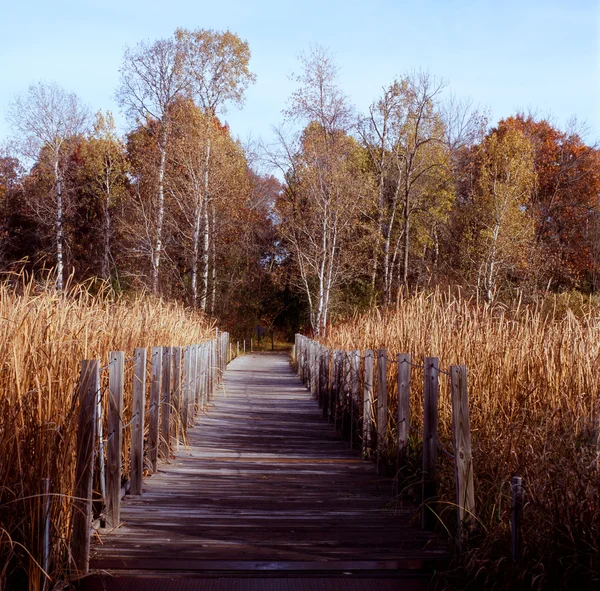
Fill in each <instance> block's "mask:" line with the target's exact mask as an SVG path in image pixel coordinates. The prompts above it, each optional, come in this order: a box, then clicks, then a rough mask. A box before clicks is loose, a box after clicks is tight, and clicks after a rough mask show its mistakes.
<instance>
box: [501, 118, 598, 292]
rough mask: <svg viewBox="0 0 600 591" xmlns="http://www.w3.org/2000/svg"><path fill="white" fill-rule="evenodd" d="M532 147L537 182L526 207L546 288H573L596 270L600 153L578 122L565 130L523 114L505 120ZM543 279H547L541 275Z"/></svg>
mask: <svg viewBox="0 0 600 591" xmlns="http://www.w3.org/2000/svg"><path fill="white" fill-rule="evenodd" d="M507 129H514V130H518V131H520V132H521V133H523V134H524V135H525V137H526V138H527V139H528V140H529V142H530V143H531V145H532V147H533V154H534V168H535V173H536V182H535V184H534V186H533V187H532V191H531V195H530V199H529V201H528V203H527V208H528V210H529V211H530V212H531V214H532V215H533V216H534V217H535V240H536V245H537V246H538V248H539V251H540V259H541V260H543V261H544V264H543V265H542V266H541V267H540V269H539V273H540V279H541V280H543V282H544V284H545V286H546V287H550V286H552V285H554V286H555V287H556V288H561V287H573V286H578V285H580V284H581V281H582V280H583V279H584V278H585V276H586V274H588V273H589V272H590V271H593V268H594V265H596V264H597V259H596V258H595V256H594V249H595V243H596V241H597V240H598V235H597V233H596V232H595V231H594V228H595V225H596V222H595V219H596V213H597V211H598V206H599V195H600V152H599V151H598V149H597V148H596V147H595V146H587V145H586V144H585V143H584V141H583V140H582V139H581V136H580V134H579V133H578V132H577V126H576V124H573V125H571V126H570V128H569V129H567V130H566V131H561V130H559V129H557V128H556V127H554V126H552V125H551V124H550V123H549V122H548V121H546V120H544V119H541V120H536V119H535V118H534V117H533V116H531V115H528V116H525V115H523V114H518V115H516V116H514V117H509V118H507V119H504V120H502V121H500V123H499V124H498V130H499V131H502V130H507ZM542 275H543V277H542Z"/></svg>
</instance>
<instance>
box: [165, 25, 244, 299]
mask: <svg viewBox="0 0 600 591" xmlns="http://www.w3.org/2000/svg"><path fill="white" fill-rule="evenodd" d="M175 38H176V39H177V43H178V46H179V47H180V50H181V53H182V56H183V62H184V68H185V69H186V72H187V75H188V76H189V84H190V92H191V96H192V97H193V98H194V100H195V102H196V103H197V105H198V106H199V108H200V109H201V111H202V115H203V116H202V117H200V118H199V117H196V124H195V129H194V131H193V135H194V138H195V142H196V149H197V150H201V154H202V155H203V160H202V159H200V158H193V159H194V166H195V172H194V173H193V176H194V178H196V179H203V182H204V184H203V187H202V188H201V192H199V191H200V187H199V186H196V187H195V188H194V192H193V193H192V194H191V195H190V198H191V200H192V202H193V203H194V204H195V207H194V212H195V213H194V220H193V227H194V236H195V235H196V232H197V233H198V237H200V233H201V234H202V242H203V249H202V253H203V254H202V294H201V296H200V298H198V295H197V287H196V283H197V280H196V278H195V275H194V281H193V286H192V292H193V294H194V295H193V302H194V304H196V303H197V301H198V299H199V300H200V307H201V308H202V309H203V310H206V308H207V302H208V296H209V272H210V273H211V274H212V277H211V278H210V279H211V280H212V291H211V308H213V309H214V300H215V293H216V291H215V290H216V282H217V265H216V257H215V253H216V250H215V247H214V237H213V236H212V234H213V232H211V228H215V227H216V224H217V220H216V219H215V213H216V207H215V204H214V202H213V201H212V198H211V195H212V191H211V187H210V173H211V154H212V151H213V137H214V131H215V130H216V129H218V126H219V124H218V122H217V121H216V119H217V117H218V115H219V114H222V113H224V112H225V111H226V108H227V106H228V104H234V105H238V106H241V105H242V103H243V100H244V93H245V90H246V89H247V88H248V86H249V85H250V84H251V83H253V82H254V80H255V76H254V74H253V73H252V72H251V71H250V48H249V46H248V43H247V42H246V41H243V40H242V39H240V37H238V36H237V35H236V34H234V33H231V32H230V31H224V32H219V31H213V30H207V29H196V30H194V31H190V30H187V29H177V31H176V32H175ZM200 123H202V124H203V129H200V128H199V124H200ZM200 139H201V140H202V143H203V146H200V145H198V140H200ZM190 164H191V161H190V159H189V158H188V159H187V167H188V170H189V166H190ZM197 216H200V217H197ZM194 243H195V247H194V249H195V252H196V251H197V250H198V247H199V244H197V241H196V238H194ZM195 270H196V264H194V273H196V271H195Z"/></svg>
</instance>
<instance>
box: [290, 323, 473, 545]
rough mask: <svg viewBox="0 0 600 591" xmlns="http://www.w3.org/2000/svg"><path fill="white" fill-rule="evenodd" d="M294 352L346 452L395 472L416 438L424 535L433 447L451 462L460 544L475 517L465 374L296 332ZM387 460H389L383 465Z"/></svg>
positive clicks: (433, 494)
mask: <svg viewBox="0 0 600 591" xmlns="http://www.w3.org/2000/svg"><path fill="white" fill-rule="evenodd" d="M293 351H294V352H293V362H294V364H295V367H296V369H297V371H298V375H299V376H300V378H301V379H302V381H303V383H304V384H305V385H306V387H307V388H308V389H309V390H310V391H311V392H312V393H313V395H314V396H315V398H316V399H317V400H318V401H319V405H320V406H321V408H322V409H323V417H325V418H328V419H329V421H330V422H332V423H334V425H335V426H336V428H337V429H339V431H340V432H341V434H342V437H347V438H348V439H349V440H350V443H351V446H353V447H354V446H361V448H362V453H363V456H364V457H365V458H373V459H374V460H375V461H376V462H377V470H378V472H379V471H381V470H385V469H386V468H389V467H390V463H395V464H396V469H397V470H401V469H402V468H403V467H405V466H406V462H407V454H408V449H409V439H410V435H411V433H412V434H413V436H414V435H417V436H419V438H420V440H421V443H422V458H423V461H422V470H421V478H420V480H421V483H422V501H423V503H422V507H423V511H422V525H423V527H424V528H426V529H430V528H432V527H433V526H434V525H435V523H436V521H438V517H437V515H436V513H435V512H434V510H433V508H432V507H433V505H434V503H435V502H436V499H437V466H438V449H439V450H441V451H442V452H443V454H444V455H446V456H448V457H449V458H450V459H451V460H452V461H453V462H454V470H455V476H456V506H457V512H458V524H459V528H458V543H459V545H460V540H461V535H464V533H465V532H466V531H468V530H469V529H471V528H472V526H473V524H474V517H475V495H474V486H473V462H472V457H471V433H470V420H469V401H468V388H467V368H466V367H465V366H464V365H453V366H451V367H450V369H449V371H445V370H443V369H440V367H439V363H438V358H437V357H426V358H425V360H424V364H423V365H417V364H414V363H412V362H411V356H410V355H409V354H406V353H399V354H397V355H396V356H395V357H392V358H390V357H388V353H387V351H386V349H378V350H377V351H375V352H374V351H372V350H366V351H364V352H361V351H343V350H332V349H329V348H327V347H325V346H324V345H322V344H321V343H319V342H317V341H314V340H312V339H309V338H307V337H305V336H303V335H299V334H297V335H296V338H295V345H294V350H293ZM392 364H396V365H397V367H396V369H397V371H396V372H393V375H394V378H395V379H394V381H395V382H396V384H397V390H396V392H397V397H396V399H395V400H394V402H397V409H396V416H395V417H394V416H392V413H393V409H391V405H390V402H391V400H390V397H389V396H388V379H389V376H388V366H390V365H392ZM415 369H418V370H421V371H423V396H422V398H421V399H420V400H421V403H422V405H423V415H422V416H423V420H422V429H420V428H418V427H417V426H416V425H415V424H413V423H411V396H410V386H411V373H412V371H413V370H415ZM440 373H441V374H444V375H447V376H448V378H449V380H450V392H451V408H452V434H453V444H454V453H451V452H449V451H447V450H446V449H445V448H444V446H442V444H441V443H440V442H439V440H438V394H439V374H440ZM396 384H395V385H396ZM393 423H395V427H396V428H395V441H394V448H395V449H394V450H393V451H392V450H390V441H389V439H390V432H391V429H390V426H391V425H393ZM394 456H395V462H390V457H394Z"/></svg>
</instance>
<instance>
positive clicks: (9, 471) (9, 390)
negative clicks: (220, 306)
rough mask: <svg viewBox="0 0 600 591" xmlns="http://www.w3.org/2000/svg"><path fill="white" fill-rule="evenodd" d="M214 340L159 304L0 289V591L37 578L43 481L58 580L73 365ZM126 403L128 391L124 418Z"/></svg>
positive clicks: (190, 316)
mask: <svg viewBox="0 0 600 591" xmlns="http://www.w3.org/2000/svg"><path fill="white" fill-rule="evenodd" d="M212 334H213V327H212V325H211V323H210V322H209V321H208V320H207V319H206V318H205V317H204V316H202V315H201V314H200V313H195V312H190V311H188V310H186V309H184V308H183V307H182V306H180V305H177V304H171V303H166V302H163V301H161V300H156V299H152V298H148V297H139V298H135V299H119V300H115V299H114V298H113V297H111V294H110V293H109V291H108V290H105V291H102V290H101V292H100V293H99V294H96V295H92V294H90V293H89V291H88V290H87V289H86V286H77V287H69V288H68V289H67V291H66V292H65V293H64V294H59V293H56V292H53V291H52V290H51V289H48V285H44V284H38V283H35V282H34V281H33V280H28V279H26V278H24V277H17V278H15V279H14V280H12V281H10V282H8V281H7V282H4V283H1V284H0V457H1V458H2V461H0V590H1V589H9V588H27V587H28V588H29V589H37V588H38V587H39V586H40V581H44V576H43V575H42V574H41V572H40V563H41V548H40V528H41V507H40V496H39V492H40V479H41V478H50V479H51V490H52V497H51V507H50V515H51V522H52V531H51V539H52V548H51V560H50V571H51V572H49V573H48V575H49V576H50V579H48V580H56V579H57V578H60V577H61V575H62V573H63V568H64V566H65V565H66V563H67V561H68V548H69V532H70V520H71V509H72V507H71V503H70V496H71V495H72V490H73V478H74V446H75V437H76V427H75V426H76V418H77V401H76V397H75V393H76V390H77V382H78V378H79V371H80V361H81V360H82V359H95V358H97V359H100V363H101V365H105V364H106V361H107V359H108V354H109V352H110V351H125V352H126V354H127V355H131V354H132V353H133V349H134V347H149V346H153V345H186V344H190V343H198V342H202V341H204V340H206V339H207V338H209V337H210V336H211V335H212ZM128 372H130V369H128ZM104 379H105V378H104ZM127 381H130V380H127ZM130 406H131V400H130V390H129V389H127V390H126V392H125V418H126V419H127V417H128V414H127V413H129V414H131V409H130ZM42 584H43V583H42Z"/></svg>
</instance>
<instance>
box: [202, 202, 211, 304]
mask: <svg viewBox="0 0 600 591" xmlns="http://www.w3.org/2000/svg"><path fill="white" fill-rule="evenodd" d="M202 209H203V213H202V224H203V234H204V237H203V245H202V298H201V299H200V308H202V311H203V312H206V302H207V300H208V263H209V258H208V254H209V249H210V228H209V226H208V203H207V197H206V195H204V199H203V203H202Z"/></svg>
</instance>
